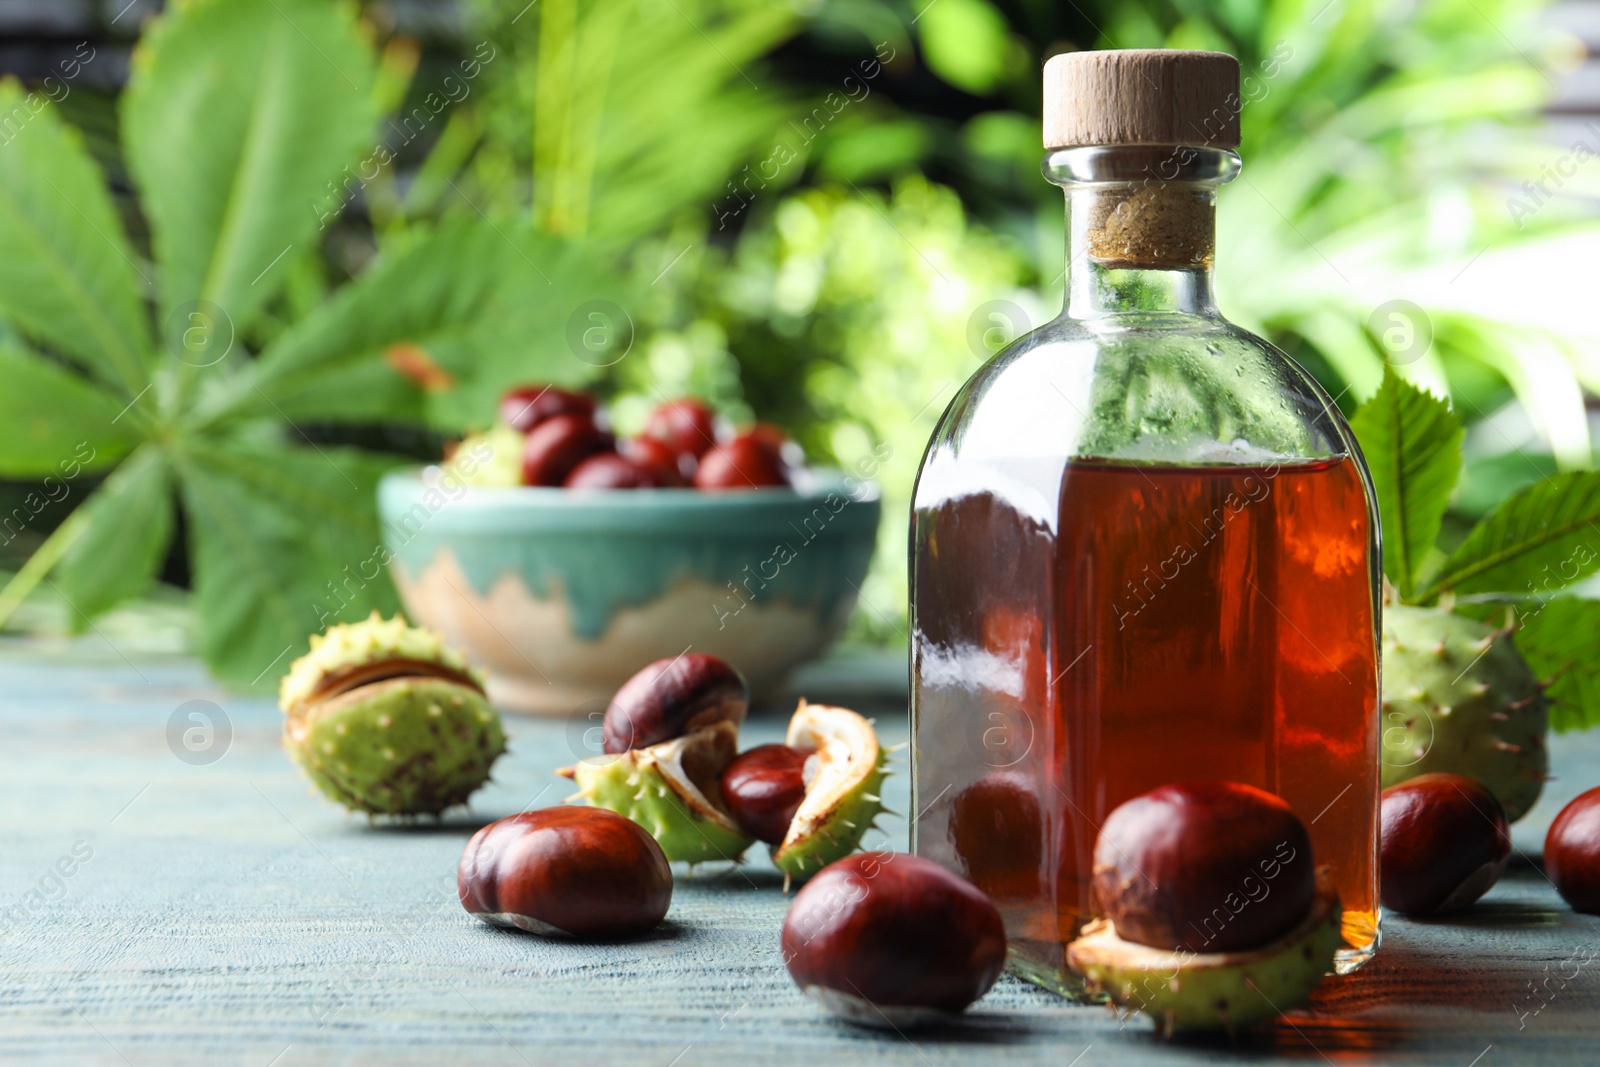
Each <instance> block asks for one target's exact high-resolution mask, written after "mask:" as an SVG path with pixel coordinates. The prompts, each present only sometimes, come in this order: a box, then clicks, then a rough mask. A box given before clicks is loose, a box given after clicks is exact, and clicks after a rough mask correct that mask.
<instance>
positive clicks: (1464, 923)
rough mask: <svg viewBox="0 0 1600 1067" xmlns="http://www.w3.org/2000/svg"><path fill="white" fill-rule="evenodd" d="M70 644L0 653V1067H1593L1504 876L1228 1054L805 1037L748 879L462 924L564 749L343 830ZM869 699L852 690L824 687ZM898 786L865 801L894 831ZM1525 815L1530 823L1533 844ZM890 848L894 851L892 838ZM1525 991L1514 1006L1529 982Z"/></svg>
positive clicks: (1002, 1013) (1553, 923) (539, 742)
mask: <svg viewBox="0 0 1600 1067" xmlns="http://www.w3.org/2000/svg"><path fill="white" fill-rule="evenodd" d="M87 649H89V646H78V648H77V650H76V651H72V652H69V654H68V655H65V656H56V655H52V656H44V655H42V654H40V653H37V652H34V651H29V650H18V649H16V648H15V646H9V648H8V647H0V737H4V738H5V748H6V758H5V759H4V761H3V763H0V767H3V771H0V773H3V781H0V798H3V799H0V803H3V804H4V819H5V825H6V827H7V829H8V833H7V838H6V847H5V848H4V849H0V915H4V921H3V924H0V1059H3V1060H4V1061H6V1062H12V1061H14V1060H15V1061H36V1060H51V1061H70V1062H74V1063H109V1064H124V1063H126V1064H135V1065H143V1064H147V1063H148V1064H188V1063H196V1064H199V1063H204V1064H216V1063H238V1064H246V1065H258V1067H266V1065H269V1064H273V1065H276V1067H291V1065H295V1064H321V1063H385V1064H410V1063H439V1062H444V1061H449V1062H472V1063H494V1064H499V1063H504V1064H513V1065H515V1064H537V1063H571V1062H584V1063H590V1064H595V1065H600V1064H613V1063H615V1064H619V1065H624V1064H625V1065H627V1067H639V1065H641V1064H659V1065H663V1067H665V1065H668V1064H674V1063H676V1064H678V1065H680V1067H696V1065H702V1064H721V1063H728V1064H734V1063H738V1064H748V1063H752V1062H761V1063H774V1064H806V1065H809V1067H815V1065H816V1064H819V1063H843V1062H854V1061H857V1060H861V1061H865V1060H868V1059H870V1060H873V1061H876V1062H883V1063H889V1064H908V1065H909V1064H920V1065H928V1064H939V1063H955V1062H973V1061H982V1062H991V1061H993V1062H1005V1063H1019V1064H1032V1063H1038V1064H1050V1065H1052V1067H1066V1065H1068V1064H1073V1063H1074V1062H1077V1063H1079V1064H1081V1065H1082V1067H1093V1065H1094V1064H1098V1063H1112V1062H1114V1063H1117V1064H1119V1065H1123V1064H1184V1063H1198V1062H1214V1061H1216V1060H1218V1059H1224V1058H1232V1057H1234V1056H1237V1055H1246V1056H1248V1057H1249V1058H1250V1059H1252V1060H1254V1061H1258V1062H1267V1063H1276V1062H1289V1061H1298V1062H1305V1061H1308V1060H1309V1061H1317V1060H1319V1059H1320V1057H1319V1055H1318V1053H1321V1054H1322V1055H1325V1056H1327V1057H1328V1058H1329V1059H1338V1058H1340V1057H1344V1058H1346V1059H1350V1060H1352V1061H1353V1062H1362V1061H1367V1062H1383V1063H1418V1064H1449V1065H1451V1067H1466V1065H1468V1064H1471V1063H1473V1062H1474V1060H1475V1057H1480V1056H1481V1059H1478V1060H1477V1061H1476V1062H1477V1063H1478V1064H1479V1065H1480V1067H1492V1065H1494V1064H1504V1063H1518V1064H1521V1063H1534V1064H1545V1063H1552V1064H1553V1063H1587V1062H1593V1059H1594V1054H1593V1048H1594V1041H1595V1039H1596V1036H1597V1033H1600V1023H1597V1022H1596V1020H1597V1019H1600V975H1597V974H1596V973H1595V972H1596V970H1597V966H1596V964H1594V963H1593V962H1592V955H1593V954H1594V953H1600V938H1597V937H1596V932H1597V931H1596V926H1595V922H1594V920H1593V919H1592V918H1580V917H1578V916H1575V915H1574V914H1573V913H1571V912H1570V911H1568V910H1566V909H1565V908H1563V907H1562V906H1561V905H1560V904H1559V901H1558V900H1557V899H1556V897H1555V895H1554V893H1553V892H1552V891H1551V889H1550V887H1549V885H1548V884H1547V883H1546V882H1545V881H1544V879H1543V876H1542V875H1541V874H1540V873H1539V872H1538V869H1537V867H1535V866H1534V865H1533V864H1532V863H1531V862H1524V863H1521V864H1519V865H1518V867H1517V868H1516V869H1515V870H1514V871H1513V872H1512V874H1511V875H1510V876H1509V877H1508V878H1507V879H1506V880H1505V881H1503V882H1502V883H1501V885H1500V886H1498V887H1497V888H1496V889H1495V890H1494V891H1493V893H1492V894H1491V896H1490V897H1489V898H1488V900H1487V901H1486V902H1485V903H1484V904H1482V905H1480V906H1479V907H1477V908H1475V909H1474V910H1473V911H1471V912H1470V913H1468V914H1467V915H1466V916H1464V917H1462V918H1460V919H1458V920H1455V921H1451V922H1429V923H1418V922H1406V921H1403V920H1398V919H1389V920H1386V922H1385V947H1384V948H1383V950H1382V951H1381V952H1380V954H1379V956H1378V958H1377V960H1376V961H1375V962H1374V963H1373V964H1372V965H1371V966H1369V967H1368V968H1367V969H1366V970H1365V971H1363V972H1362V973H1360V974H1358V975H1356V976H1353V977H1350V978H1344V979H1336V980H1331V981H1330V982H1328V983H1327V984H1326V985H1325V987H1324V989H1323V990H1322V991H1321V993H1320V994H1319V996H1318V998H1317V1002H1316V1006H1315V1009H1314V1010H1313V1011H1311V1012H1298V1013H1295V1014H1294V1015H1292V1016H1291V1017H1290V1019H1289V1021H1287V1022H1285V1023H1283V1024H1280V1025H1278V1026H1276V1027H1275V1028H1273V1029H1271V1030H1269V1031H1267V1032H1265V1033H1264V1034H1261V1035H1258V1036H1256V1037H1253V1038H1250V1039H1248V1040H1243V1041H1241V1042H1240V1044H1239V1046H1238V1047H1236V1048H1235V1047H1232V1046H1230V1045H1229V1044H1228V1043H1227V1042H1226V1041H1221V1042H1217V1041H1206V1042H1200V1041H1186V1042H1174V1043H1171V1044H1167V1043H1164V1042H1159V1041H1156V1040H1154V1039H1153V1038H1152V1037H1151V1035H1150V1033H1149V1027H1148V1025H1147V1024H1145V1023H1144V1022H1142V1021H1138V1020H1135V1021H1132V1022H1130V1023H1129V1024H1128V1025H1127V1026H1126V1027H1123V1026H1120V1025H1119V1023H1118V1021H1117V1020H1116V1019H1115V1018H1113V1017H1112V1016H1111V1015H1110V1014H1109V1013H1107V1012H1106V1011H1105V1010H1103V1009H1098V1008H1092V1007H1086V1006H1079V1005H1074V1004H1070V1003H1068V1002H1066V1001H1064V1000H1061V999H1059V998H1057V997H1054V996H1052V995H1050V994H1048V993H1045V992H1042V991H1040V990H1038V989H1035V988H1034V987H1031V986H1029V985H1027V984H1025V983H1023V982H1020V981H1018V980H1016V979H1012V978H1009V977H1008V978H1006V979H1004V980H1002V982H1001V984H1000V985H999V986H998V987H997V988H996V989H995V991H994V992H993V993H991V994H990V995H989V996H988V997H987V998H985V999H984V1000H983V1001H982V1002H981V1003H980V1004H979V1006H978V1009H977V1010H976V1011H975V1012H974V1013H973V1014H972V1015H971V1016H970V1018H969V1019H968V1020H967V1022H966V1023H965V1024H963V1025H962V1026H959V1027H952V1028H949V1029H947V1030H944V1031H940V1032H936V1033H931V1034H927V1033H922V1034H907V1035H897V1034H894V1033H887V1034H878V1033H872V1032H865V1031H859V1030H854V1029H850V1028H847V1027H844V1026H841V1025H839V1024H836V1023H834V1022H832V1021H831V1020H829V1019H827V1018H825V1017H824V1016H822V1015H820V1014H819V1013H818V1012H817V1011H815V1010H813V1008H812V1006H811V1005H810V1003H809V1002H808V1001H806V1000H805V999H804V998H803V997H801V996H800V994H799V993H798V992H797V991H796V990H795V989H794V987H793V985H792V984H791V982H790V980H789V978H788V976H787V974H786V972H785V971H784V969H783V966H782V962H781V959H780V957H779V951H778V941H777V932H778V928H779V925H780V923H781V921H782V916H783V913H784V910H785V906H786V901H785V898H784V897H783V896H782V895H781V893H780V892H779V889H778V877H777V874H776V872H775V871H773V870H772V869H771V867H770V865H768V864H767V863H766V862H765V861H764V860H762V859H757V860H756V861H755V862H752V863H750V864H748V865H747V866H745V867H744V868H740V869H737V870H727V869H713V868H709V867H708V868H705V869H703V870H700V871H696V872H694V873H693V874H685V875H683V876H682V877H681V878H680V880H679V883H678V887H677V890H676V893H675V896H674V900H673V908H672V912H671V914H670V916H669V921H668V924H667V925H666V926H665V927H664V928H663V929H662V930H660V931H659V932H658V933H657V934H656V935H654V936H652V937H649V938H646V939H644V940H642V941H637V942H632V943H627V944H571V943H554V942H549V941H544V940H541V939H538V938H535V937H531V936H526V935H522V934H519V933H515V932H505V931H497V930H492V929H490V928H488V927H485V926H483V925H482V924H480V923H478V922H476V921H475V920H473V919H471V918H470V917H468V916H467V915H466V914H465V913H464V912H463V911H462V910H461V908H460V905H459V903H458V902H457V901H456V898H455V889H454V871H455V864H456V860H457V858H458V857H459V855H460V850H461V847H462V844H463V843H464V841H465V838H466V837H467V835H468V834H469V832H470V831H471V829H472V828H473V827H474V826H476V825H478V824H479V823H480V822H481V821H483V820H485V819H487V818H490V817H498V816H500V815H504V814H508V813H510V812H512V811H516V810H519V809H520V808H522V807H524V806H527V805H529V804H540V805H542V804H546V803H551V802H554V801H556V800H558V799H559V798H560V797H561V796H562V795H563V792H564V791H565V790H566V789H567V788H569V786H568V784H567V783H565V782H558V781H556V780H555V779H553V778H552V777H550V773H549V772H550V769H551V768H552V767H554V766H556V765H557V764H559V763H562V762H565V761H567V760H568V759H570V758H571V757H572V755H573V753H574V749H575V747H576V746H579V745H581V741H579V740H577V739H576V737H575V734H574V733H573V732H571V731H569V729H568V727H566V726H565V725H563V724H560V723H550V722H539V721H531V720H524V719H518V720H513V721H512V723H511V730H512V753H511V755H510V756H509V757H507V759H505V760H504V761H502V765H501V770H500V772H499V773H498V774H497V780H496V782H495V783H494V784H493V786H492V787H491V788H490V789H488V790H486V791H485V792H484V793H483V794H481V795H480V798H481V799H480V802H479V803H478V805H477V806H476V809H475V813H474V816H473V817H458V818H452V819H450V820H447V821H446V822H445V823H444V824H443V825H442V826H432V825H424V826H418V827H414V828H398V827H378V828H372V827H369V826H367V825H366V823H365V822H364V821H363V820H357V819H351V818H347V817H346V816H344V815H342V814H341V813H340V812H339V811H338V810H337V809H335V808H334V807H332V806H330V805H328V804H327V803H325V802H324V801H322V800H321V799H319V798H317V797H315V796H312V795H309V794H308V791H307V787H306V785H305V782H304V781H303V780H302V779H301V778H300V776H299V774H298V772H297V771H296V770H295V769H294V768H293V767H292V766H291V765H290V764H289V762H288V761H287V759H285V757H284V756H283V754H282V753H281V751H280V750H279V749H278V746H277V731H278V714H277V712H276V710H275V709H274V708H273V707H272V706H271V705H270V704H269V703H268V702H266V701H261V700H248V699H241V698H238V697H234V696H230V695H227V694H224V693H221V692H219V691H218V690H216V689H215V688H214V687H213V686H212V685H211V684H210V683H209V681H208V680H207V679H206V678H205V676H204V674H203V673H202V672H201V671H200V670H199V669H198V668H197V667H196V666H195V665H193V664H192V663H189V662H187V661H178V660H171V659H167V660H150V661H148V662H146V661H144V660H135V663H134V664H133V665H131V666H130V665H128V664H123V663H121V662H120V661H118V660H116V658H115V657H108V656H107V655H106V654H105V650H104V649H101V650H99V651H98V652H97V653H95V654H94V655H87V654H85V652H86V650H87ZM872 674H873V672H872V671H871V670H866V669H864V668H859V667H858V668H854V669H852V670H850V671H847V672H846V677H843V678H839V677H835V679H834V681H833V682H832V683H830V684H833V685H846V684H848V683H849V682H850V678H851V677H856V678H862V677H868V678H869V680H870V676H871V675H872ZM827 676H828V674H827V672H826V671H823V672H822V673H821V674H813V675H811V676H810V677H811V680H812V681H811V684H819V680H821V681H825V680H826V678H827ZM876 677H877V679H878V681H876V682H871V684H869V685H868V688H869V690H870V689H872V688H873V687H874V686H876V687H878V689H879V690H880V691H881V690H882V689H883V688H885V687H888V688H889V689H890V690H891V695H892V680H893V677H894V671H893V669H892V665H890V666H888V667H885V666H884V665H882V664H880V665H879V669H878V671H877V674H876ZM809 695H811V696H813V697H814V698H817V699H828V698H830V697H831V696H833V693H831V692H827V691H814V692H812V693H810V694H809ZM857 695H858V696H859V695H860V693H859V687H858V693H857ZM190 700H209V701H212V702H214V703H215V704H216V705H217V706H218V707H219V708H221V709H222V711H223V713H224V714H225V715H226V716H227V718H228V720H229V722H230V724H231V729H232V738H231V742H230V744H229V745H228V747H227V750H226V754H225V755H224V756H223V757H222V758H221V759H220V760H218V761H216V762H215V763H212V764H210V765H205V766H194V765H190V764H188V763H184V762H182V761H180V760H179V759H178V758H177V757H175V756H174V754H173V752H172V751H171V749H169V747H168V741H167V724H168V720H169V718H170V717H171V715H172V713H173V711H174V709H175V708H177V707H178V706H179V705H180V704H182V703H184V702H185V701H190ZM877 710H878V712H879V716H880V718H879V725H880V728H881V729H882V731H883V733H884V734H885V737H886V739H888V740H890V741H894V740H900V739H903V738H904V736H905V726H904V723H903V720H897V719H896V717H895V716H894V715H892V714H890V709H889V708H878V709H877ZM782 723H783V717H782V715H781V714H780V715H765V716H762V717H760V718H758V719H756V720H754V721H753V722H752V723H751V724H750V726H749V727H748V728H747V731H746V734H747V740H748V742H749V743H759V742H762V741H769V740H776V739H777V738H778V737H779V735H780V733H781V729H782ZM1557 752H1558V761H1559V762H1560V763H1561V765H1562V774H1563V779H1562V781H1561V782H1559V783H1557V786H1558V787H1559V789H1560V795H1559V796H1558V797H1557V798H1556V800H1559V799H1560V796H1565V795H1570V794H1572V793H1575V792H1576V791H1577V789H1578V787H1579V786H1580V785H1582V784H1584V783H1585V782H1586V781H1593V780H1600V769H1597V768H1600V759H1597V757H1600V745H1597V744H1596V743H1595V739H1594V738H1590V737H1582V738H1579V739H1577V743H1576V744H1570V743H1566V742H1565V741H1564V742H1563V743H1562V744H1561V745H1560V746H1558V748H1557ZM906 784H907V783H906V779H905V778H904V776H901V777H898V778H895V779H891V781H890V787H891V788H890V790H889V799H890V804H891V806H892V807H894V808H895V809H896V810H898V811H904V810H906V804H907V796H906ZM1556 800H1552V802H1551V804H1550V805H1547V806H1541V808H1540V809H1539V812H1538V813H1536V816H1535V817H1536V818H1545V819H1547V818H1548V817H1549V814H1550V813H1553V810H1554V807H1555V806H1556ZM1547 809H1548V813H1547ZM1537 829H1538V827H1531V828H1529V830H1528V831H1527V832H1523V829H1522V828H1520V827H1519V834H1518V840H1519V844H1521V845H1527V844H1528V843H1529V842H1534V843H1535V847H1536V841H1537V837H1538V833H1537ZM889 831H890V835H891V837H890V839H891V840H893V841H894V842H896V843H903V840H904V838H903V835H904V823H903V822H899V821H892V822H891V823H890V825H889ZM75 849H76V850H77V853H78V858H76V859H74V850H75ZM85 851H87V852H88V855H87V858H83V856H82V854H83V853H84V852H85ZM755 855H756V853H755V852H752V856H755ZM63 857H66V858H67V860H68V861H70V862H67V863H65V864H63ZM58 865H59V866H58ZM68 868H70V869H71V873H70V874H61V873H60V872H61V871H64V870H67V869H68ZM52 872H54V873H52ZM1584 952H1588V953H1590V954H1591V961H1589V962H1585V963H1584V964H1583V965H1581V966H1578V967H1577V968H1576V971H1575V972H1574V970H1573V964H1571V963H1568V964H1566V965H1565V966H1563V963H1562V961H1564V960H1573V959H1575V958H1581V956H1582V954H1583V953H1584ZM1575 954H1577V955H1576V956H1575ZM1563 970H1565V971H1566V972H1569V974H1570V976H1569V977H1567V978H1565V979H1563V978H1562V977H1561V972H1562V971H1563ZM1541 982H1542V983H1546V984H1545V985H1544V986H1542V987H1541V990H1542V991H1541V993H1540V995H1539V996H1537V997H1536V996H1534V994H1533V991H1532V989H1531V988H1530V983H1541ZM1080 1054H1081V1055H1082V1059H1081V1060H1075V1058H1076V1057H1078V1056H1080Z"/></svg>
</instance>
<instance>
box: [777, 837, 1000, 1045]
mask: <svg viewBox="0 0 1600 1067" xmlns="http://www.w3.org/2000/svg"><path fill="white" fill-rule="evenodd" d="M783 958H784V961H785V962H786V963H787V964H788V966H789V976H790V977H791V978H793V979H794V982H795V985H797V986H799V987H800V989H801V991H802V992H804V993H805V994H806V995H808V996H810V997H812V998H814V999H815V1000H817V1001H819V1002H820V1003H821V1004H822V1005H823V1006H824V1007H826V1008H827V1009H828V1010H829V1011H831V1012H833V1013H835V1014H837V1015H839V1016H842V1017H843V1018H845V1019H846V1020H848V1021H850V1022H853V1023H860V1024H862V1025H866V1026H879V1027H882V1026H893V1027H904V1026H907V1025H917V1024H920V1023H927V1022H936V1021H940V1020H942V1019H945V1018H947V1017H948V1016H950V1015H952V1014H955V1013H957V1012H960V1011H962V1010H964V1009H965V1008H966V1007H967V1005H969V1004H971V1003H972V1002H973V1001H975V1000H977V999H978V998H979V997H981V996H983V995H984V994H985V993H987V992H988V991H989V989H990V987H991V986H993V985H994V983H995V979H997V978H998V977H999V976H1000V971H1001V968H1003V967H1004V966H1005V962H1006V932H1005V926H1004V924H1003V923H1002V922H1001V921H1000V912H999V910H998V909H996V908H995V906H994V903H993V902H992V901H990V899H989V898H988V897H986V896H984V895H983V893H981V892H979V890H978V889H977V887H975V886H974V885H972V883H970V882H968V881H966V880H965V879H963V878H961V877H959V876H958V875H955V874H952V873H951V872H949V871H947V870H946V869H945V868H943V867H941V866H939V865H938V864H937V863H934V862H933V861H932V860H927V859H923V858H922V857H921V856H908V855H906V854H904V853H896V852H858V853H856V854H855V855H853V856H847V857H845V858H844V859H842V860H839V861H837V862H836V863H831V864H829V865H828V866H826V867H824V868H823V869H822V870H821V872H819V873H818V874H817V875H816V876H815V877H814V878H812V879H811V881H809V882H807V883H806V885H805V888H803V889H801V890H800V892H799V893H797V894H796V895H795V898H794V903H793V904H792V905H790V907H789V914H788V915H787V916H786V917H785V918H784V920H783Z"/></svg>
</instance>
